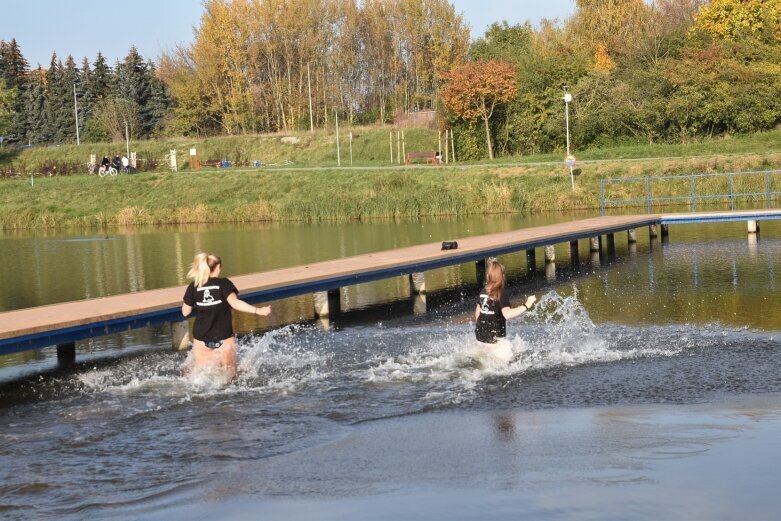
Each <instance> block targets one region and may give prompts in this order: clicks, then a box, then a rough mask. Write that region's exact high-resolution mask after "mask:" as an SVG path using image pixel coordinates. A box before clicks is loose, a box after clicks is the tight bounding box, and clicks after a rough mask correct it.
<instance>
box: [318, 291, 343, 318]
mask: <svg viewBox="0 0 781 521" xmlns="http://www.w3.org/2000/svg"><path fill="white" fill-rule="evenodd" d="M314 304H315V316H316V317H332V316H334V315H336V314H338V313H339V290H338V289H330V290H328V291H318V292H317V293H315V294H314Z"/></svg>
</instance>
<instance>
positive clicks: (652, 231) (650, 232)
mask: <svg viewBox="0 0 781 521" xmlns="http://www.w3.org/2000/svg"><path fill="white" fill-rule="evenodd" d="M648 236H649V237H650V238H652V239H656V238H657V237H659V232H658V231H656V225H655V224H649V225H648Z"/></svg>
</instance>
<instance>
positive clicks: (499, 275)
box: [475, 258, 537, 344]
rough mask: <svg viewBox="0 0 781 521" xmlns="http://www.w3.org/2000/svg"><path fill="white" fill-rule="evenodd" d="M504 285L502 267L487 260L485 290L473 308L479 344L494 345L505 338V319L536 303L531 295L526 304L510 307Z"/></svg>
mask: <svg viewBox="0 0 781 521" xmlns="http://www.w3.org/2000/svg"><path fill="white" fill-rule="evenodd" d="M505 284H506V279H505V274H504V266H503V265H502V263H500V262H499V261H497V260H496V259H494V258H491V259H488V266H487V270H486V275H485V289H484V291H483V293H481V294H480V302H479V303H478V304H477V307H476V308H475V320H476V321H477V324H476V326H475V336H476V337H477V340H478V341H479V342H483V343H485V344H495V343H496V342H498V340H499V339H500V338H504V337H506V336H507V319H510V318H515V317H517V316H520V315H522V314H523V313H525V312H526V311H528V310H529V308H531V307H532V306H533V305H534V303H535V302H536V301H537V297H535V296H534V295H531V296H530V297H529V298H527V299H526V303H524V304H521V305H520V306H518V307H511V306H510V301H509V300H508V299H507V297H506V296H505V294H504V286H505Z"/></svg>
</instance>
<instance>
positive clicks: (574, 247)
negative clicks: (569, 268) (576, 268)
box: [569, 241, 580, 265]
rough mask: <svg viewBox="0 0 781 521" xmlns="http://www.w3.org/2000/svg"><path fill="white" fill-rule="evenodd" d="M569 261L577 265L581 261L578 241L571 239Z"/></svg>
mask: <svg viewBox="0 0 781 521" xmlns="http://www.w3.org/2000/svg"><path fill="white" fill-rule="evenodd" d="M569 261H570V264H572V265H575V264H578V263H580V254H579V253H578V241H569Z"/></svg>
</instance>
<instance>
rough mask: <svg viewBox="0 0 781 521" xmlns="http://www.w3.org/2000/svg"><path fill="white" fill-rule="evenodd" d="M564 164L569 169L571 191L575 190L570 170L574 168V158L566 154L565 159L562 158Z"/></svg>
mask: <svg viewBox="0 0 781 521" xmlns="http://www.w3.org/2000/svg"><path fill="white" fill-rule="evenodd" d="M564 162H565V163H566V164H567V166H568V167H569V178H570V181H571V182H572V189H573V190H574V189H575V173H574V172H573V171H572V168H573V167H574V166H575V156H573V155H572V154H567V157H565V158H564Z"/></svg>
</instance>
